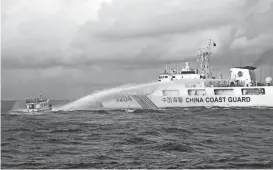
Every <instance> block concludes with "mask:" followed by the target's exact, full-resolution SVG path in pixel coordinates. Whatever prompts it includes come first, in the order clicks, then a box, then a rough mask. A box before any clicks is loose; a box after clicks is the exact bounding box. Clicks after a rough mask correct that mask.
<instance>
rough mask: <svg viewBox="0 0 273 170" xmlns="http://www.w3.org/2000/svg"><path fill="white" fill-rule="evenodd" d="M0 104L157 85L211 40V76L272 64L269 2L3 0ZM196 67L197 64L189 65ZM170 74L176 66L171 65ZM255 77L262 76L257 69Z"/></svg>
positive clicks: (272, 3)
mask: <svg viewBox="0 0 273 170" xmlns="http://www.w3.org/2000/svg"><path fill="white" fill-rule="evenodd" d="M1 3H2V4H1V5H2V6H1V8H2V10H1V14H2V15H1V19H2V20H1V28H2V32H1V43H2V44H1V47H2V49H1V53H2V54H1V64H2V65H1V74H2V75H1V90H2V92H1V97H2V99H24V98H25V97H27V96H34V95H36V94H38V93H39V91H40V90H42V91H43V93H44V94H45V95H46V96H48V97H50V98H53V99H71V98H76V97H80V96H83V95H84V94H87V93H89V92H90V91H92V90H93V89H101V88H108V87H115V86H117V85H121V84H126V83H138V82H139V83H142V82H146V81H151V80H156V79H157V78H158V75H159V73H160V72H162V71H164V68H165V63H173V62H180V63H181V62H183V61H184V60H191V61H193V62H195V60H196V51H197V50H198V48H200V47H202V46H203V45H204V43H205V42H206V41H207V40H208V39H212V40H213V41H215V42H216V44H217V47H216V48H215V49H213V56H212V58H211V60H212V64H214V65H213V70H214V71H215V74H216V75H218V73H217V72H219V71H221V72H223V73H224V75H228V73H229V70H228V69H229V67H231V66H235V65H236V66H238V65H240V58H242V63H243V65H254V66H258V67H259V66H260V65H263V76H264V77H265V76H268V74H269V65H270V63H273V61H272V59H273V34H272V33H273V22H272V21H273V1H272V0H1ZM193 65H194V64H193ZM173 66H174V67H175V64H174V65H173ZM257 71H259V69H258V70H257Z"/></svg>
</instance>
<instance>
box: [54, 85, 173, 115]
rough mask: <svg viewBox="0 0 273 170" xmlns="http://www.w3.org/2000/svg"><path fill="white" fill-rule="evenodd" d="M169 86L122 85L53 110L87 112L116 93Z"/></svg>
mask: <svg viewBox="0 0 273 170" xmlns="http://www.w3.org/2000/svg"><path fill="white" fill-rule="evenodd" d="M166 83H168V84H170V82H152V83H145V84H137V85H125V86H124V85H123V86H120V87H116V88H112V89H107V90H103V91H99V92H96V93H94V94H90V95H88V96H85V97H82V98H80V99H78V100H76V101H73V102H71V103H68V104H66V105H64V106H62V107H59V108H55V109H54V110H65V111H72V110H87V109H89V108H90V106H91V105H92V104H95V103H97V102H100V101H101V100H103V99H105V98H110V97H112V96H114V95H117V94H118V93H126V92H134V91H138V90H142V89H143V88H147V87H156V85H159V84H160V85H162V84H166Z"/></svg>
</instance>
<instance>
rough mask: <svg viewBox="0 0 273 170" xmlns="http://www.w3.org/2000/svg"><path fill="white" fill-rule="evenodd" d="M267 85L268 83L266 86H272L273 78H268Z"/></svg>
mask: <svg viewBox="0 0 273 170" xmlns="http://www.w3.org/2000/svg"><path fill="white" fill-rule="evenodd" d="M265 83H266V85H268V86H270V85H271V83H272V77H266V79H265Z"/></svg>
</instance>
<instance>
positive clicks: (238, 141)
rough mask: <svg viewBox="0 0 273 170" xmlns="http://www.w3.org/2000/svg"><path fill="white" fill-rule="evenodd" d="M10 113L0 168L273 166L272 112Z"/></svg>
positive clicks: (4, 114)
mask: <svg viewBox="0 0 273 170" xmlns="http://www.w3.org/2000/svg"><path fill="white" fill-rule="evenodd" d="M60 103H61V102H60ZM13 107H14V102H13V101H5V102H2V107H1V139H2V140H1V167H2V168H12V169H14V168H34V169H39V168H79V169H84V168H135V169H138V168H164V169H167V168H174V169H177V168H273V161H272V160H273V110H272V109H270V108H260V109H259V108H256V109H255V108H237V109H235V108H210V109H208V108H173V109H166V110H160V111H155V110H136V111H135V112H133V113H125V112H124V111H122V110H112V111H65V112H64V111H56V112H51V113H46V114H41V115H13V114H10V113H9V111H10V109H11V108H13ZM16 107H17V106H16Z"/></svg>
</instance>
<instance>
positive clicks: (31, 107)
mask: <svg viewBox="0 0 273 170" xmlns="http://www.w3.org/2000/svg"><path fill="white" fill-rule="evenodd" d="M26 107H27V111H29V112H38V111H44V110H50V109H51V108H52V105H51V104H50V103H49V100H48V99H47V98H43V97H42V96H41V95H40V98H31V99H26Z"/></svg>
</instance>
